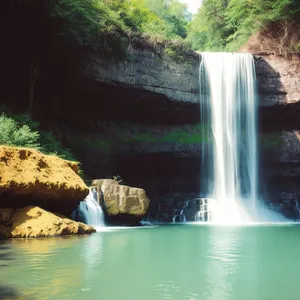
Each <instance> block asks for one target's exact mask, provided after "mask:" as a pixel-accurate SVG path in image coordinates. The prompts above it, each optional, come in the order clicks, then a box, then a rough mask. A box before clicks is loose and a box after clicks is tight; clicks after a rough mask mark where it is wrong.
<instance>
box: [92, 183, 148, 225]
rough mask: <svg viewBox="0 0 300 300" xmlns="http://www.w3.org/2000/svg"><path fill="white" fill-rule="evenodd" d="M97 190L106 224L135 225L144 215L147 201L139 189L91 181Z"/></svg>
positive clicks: (142, 191)
mask: <svg viewBox="0 0 300 300" xmlns="http://www.w3.org/2000/svg"><path fill="white" fill-rule="evenodd" d="M91 186H94V187H96V188H97V189H98V192H99V194H100V195H101V196H102V197H101V201H100V202H102V203H101V204H102V205H103V207H104V211H105V213H106V216H107V220H106V221H107V223H108V224H122V225H136V224H138V223H139V222H140V221H141V220H142V218H143V217H144V216H145V215H146V213H147V211H148V208H149V202H150V201H149V199H148V197H147V195H146V192H145V191H144V190H143V189H140V188H134V187H129V186H125V185H121V184H118V183H117V182H116V181H114V180H110V179H102V180H93V181H92V183H91Z"/></svg>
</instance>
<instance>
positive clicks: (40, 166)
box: [0, 146, 89, 215]
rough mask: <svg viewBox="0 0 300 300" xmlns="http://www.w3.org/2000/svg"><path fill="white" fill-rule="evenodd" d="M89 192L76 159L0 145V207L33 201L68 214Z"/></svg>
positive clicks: (33, 203)
mask: <svg viewBox="0 0 300 300" xmlns="http://www.w3.org/2000/svg"><path fill="white" fill-rule="evenodd" d="M88 192H89V190H88V187H87V186H86V185H85V183H84V182H83V180H82V179H81V178H80V177H79V176H78V164H77V163H73V162H70V161H66V160H63V159H61V158H59V157H56V156H52V155H45V154H42V153H41V152H39V151H37V150H34V149H30V148H17V147H8V146H0V208H7V207H9V208H20V207H24V206H26V205H35V206H40V207H42V208H44V209H46V210H48V211H56V212H59V213H62V214H66V215H68V214H70V213H71V211H72V210H73V209H74V208H75V207H76V205H77V204H78V203H79V202H80V201H82V200H83V199H84V198H85V197H86V196H87V195H88Z"/></svg>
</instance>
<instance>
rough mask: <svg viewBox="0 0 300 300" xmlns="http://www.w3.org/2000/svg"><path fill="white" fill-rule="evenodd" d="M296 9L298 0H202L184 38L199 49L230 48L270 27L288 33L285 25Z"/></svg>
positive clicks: (233, 48) (298, 10) (231, 49)
mask: <svg viewBox="0 0 300 300" xmlns="http://www.w3.org/2000/svg"><path fill="white" fill-rule="evenodd" d="M299 12H300V6H299V3H298V0H204V1H203V2H202V6H201V8H200V9H199V12H198V14H197V15H196V16H195V18H194V19H193V21H192V22H191V24H190V27H189V33H188V41H189V43H190V44H191V46H192V47H193V48H194V49H197V50H201V51H220V50H227V51H234V50H237V49H238V48H239V47H240V46H241V45H243V44H244V43H245V42H246V41H247V40H248V39H249V37H250V36H251V35H253V34H254V33H256V32H258V31H263V30H265V29H266V28H267V27H270V26H273V27H274V28H276V30H278V28H279V27H280V28H281V31H282V32H281V35H282V36H283V35H285V34H291V33H288V32H285V28H286V27H287V26H286V25H285V24H287V23H290V22H294V21H295V20H296V18H297V16H299ZM279 25H280V26H279ZM298 43H299V41H298ZM294 46H295V45H293V46H292V45H290V47H294ZM298 47H299V49H298V50H300V44H298ZM294 50H295V51H296V49H294Z"/></svg>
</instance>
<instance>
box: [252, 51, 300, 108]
mask: <svg viewBox="0 0 300 300" xmlns="http://www.w3.org/2000/svg"><path fill="white" fill-rule="evenodd" d="M255 64H256V65H255V66H256V73H257V81H258V91H259V93H260V96H261V97H260V106H273V105H280V104H291V103H296V102H299V101H300V72H299V69H300V59H299V58H298V57H291V58H285V57H283V56H278V55H272V54H264V55H255Z"/></svg>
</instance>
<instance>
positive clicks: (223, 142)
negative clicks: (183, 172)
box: [199, 53, 257, 224]
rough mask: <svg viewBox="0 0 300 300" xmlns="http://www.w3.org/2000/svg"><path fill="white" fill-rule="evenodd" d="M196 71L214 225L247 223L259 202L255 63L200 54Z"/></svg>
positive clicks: (244, 56) (234, 56)
mask: <svg viewBox="0 0 300 300" xmlns="http://www.w3.org/2000/svg"><path fill="white" fill-rule="evenodd" d="M199 72H200V74H199V75H200V76H199V78H200V103H201V119H202V124H203V123H204V126H203V132H202V134H203V138H204V143H203V145H204V146H203V149H202V155H203V160H202V161H203V165H204V166H205V170H204V171H202V173H204V174H205V176H206V180H205V184H206V186H207V187H208V188H207V190H206V193H207V196H208V197H210V198H213V199H215V200H216V201H215V202H213V203H214V205H213V206H212V207H210V209H211V211H212V221H213V222H216V223H222V224H224V223H225V224H232V223H234V224H236V223H244V222H249V221H251V218H250V215H252V214H254V211H255V206H256V204H255V202H256V199H257V145H256V144H257V143H256V76H255V67H254V60H253V57H252V55H251V54H231V53H202V54H201V63H200V69H199ZM205 161H208V163H206V164H205ZM246 210H247V212H246Z"/></svg>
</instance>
